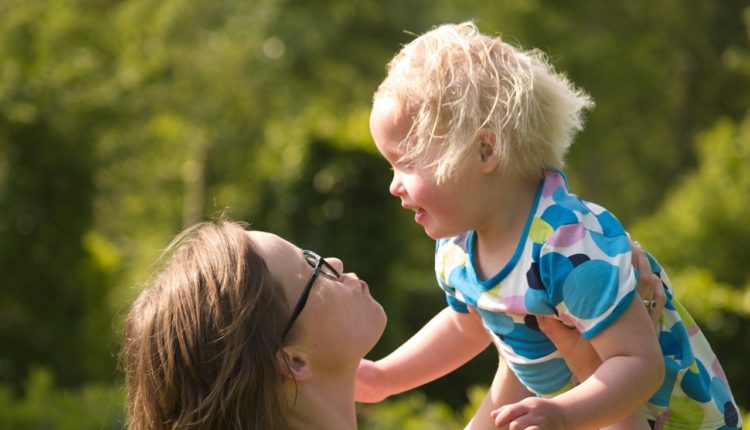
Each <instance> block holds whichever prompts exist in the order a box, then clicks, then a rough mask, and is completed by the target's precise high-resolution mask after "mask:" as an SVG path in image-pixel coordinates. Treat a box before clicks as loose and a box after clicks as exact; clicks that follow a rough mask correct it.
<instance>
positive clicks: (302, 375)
mask: <svg viewBox="0 0 750 430" xmlns="http://www.w3.org/2000/svg"><path fill="white" fill-rule="evenodd" d="M276 361H277V365H278V366H279V370H280V371H281V373H282V374H283V375H284V376H285V377H287V378H289V379H294V380H295V381H297V382H300V381H306V380H308V379H310V378H312V376H313V371H312V366H310V361H309V360H308V357H307V354H304V353H303V352H302V351H300V350H299V349H298V348H294V347H291V346H286V347H283V348H281V349H280V350H278V351H277V352H276Z"/></svg>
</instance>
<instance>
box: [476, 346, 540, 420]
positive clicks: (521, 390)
mask: <svg viewBox="0 0 750 430" xmlns="http://www.w3.org/2000/svg"><path fill="white" fill-rule="evenodd" d="M529 396H531V393H529V391H528V390H527V389H526V387H524V386H523V384H521V382H520V381H519V380H518V378H516V375H514V374H513V371H511V370H510V368H509V367H508V364H507V362H506V361H505V360H503V359H502V358H501V359H500V361H499V363H498V366H497V373H495V379H494V380H493V381H492V386H491V387H490V390H489V392H487V395H486V396H485V397H484V400H483V401H482V404H481V405H480V406H479V409H478V410H477V412H476V413H475V414H474V417H473V418H472V419H471V421H469V424H467V425H466V428H465V429H464V430H490V429H497V427H495V423H494V420H493V419H492V417H490V412H492V411H493V410H495V409H497V408H499V407H500V406H502V405H507V404H510V403H516V402H518V401H520V400H522V399H524V398H526V397H529Z"/></svg>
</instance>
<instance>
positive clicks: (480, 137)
mask: <svg viewBox="0 0 750 430" xmlns="http://www.w3.org/2000/svg"><path fill="white" fill-rule="evenodd" d="M496 140H497V135H496V134H495V132H494V131H492V130H490V129H488V128H483V129H481V130H479V132H478V133H477V138H476V141H475V142H476V144H477V146H478V149H479V160H480V162H481V169H482V173H492V172H493V171H494V170H495V169H496V168H497V166H498V164H500V156H499V155H498V154H497V151H496V150H495V143H496V142H495V141H496Z"/></svg>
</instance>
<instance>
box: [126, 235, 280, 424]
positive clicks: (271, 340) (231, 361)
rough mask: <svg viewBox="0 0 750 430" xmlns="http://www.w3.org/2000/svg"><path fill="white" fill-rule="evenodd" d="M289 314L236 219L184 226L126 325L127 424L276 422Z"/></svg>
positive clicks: (278, 417)
mask: <svg viewBox="0 0 750 430" xmlns="http://www.w3.org/2000/svg"><path fill="white" fill-rule="evenodd" d="M288 313H289V311H288V305H287V302H286V298H285V296H284V292H283V289H282V288H281V286H280V285H279V284H278V283H277V282H276V281H275V280H274V278H273V277H272V276H271V274H270V273H269V271H268V269H267V267H266V264H265V262H264V261H263V259H262V258H261V257H260V256H259V255H258V254H257V253H256V252H255V251H254V250H253V245H252V242H251V241H250V238H249V236H248V235H247V234H246V231H245V229H244V228H243V226H242V225H240V224H238V223H234V222H229V221H216V222H205V223H201V224H198V225H196V226H193V227H191V228H189V229H187V230H185V231H184V232H182V233H181V234H180V235H179V236H178V237H177V238H175V240H174V241H173V242H172V243H171V244H170V245H169V247H168V248H167V250H166V251H165V256H164V257H163V263H162V266H161V269H160V270H158V272H157V273H156V275H155V276H154V278H153V280H152V281H151V283H150V285H149V286H148V287H147V288H146V289H145V290H144V291H143V292H142V293H141V294H140V295H139V296H138V298H137V299H136V300H135V302H134V303H133V306H132V308H131V310H130V312H129V314H128V316H127V319H126V322H125V330H124V336H123V346H122V356H121V360H122V364H123V367H124V371H125V376H126V381H127V391H128V399H127V402H128V427H129V428H130V429H131V430H147V429H148V430H151V429H154V430H156V429H159V430H161V429H199V428H200V429H278V428H281V427H282V426H283V423H284V421H285V417H286V416H287V407H286V402H285V400H284V396H283V392H282V383H283V377H282V372H281V370H280V368H279V366H278V361H277V359H276V352H277V351H278V349H279V347H280V343H281V336H282V331H283V329H284V323H285V322H286V318H287V317H288Z"/></svg>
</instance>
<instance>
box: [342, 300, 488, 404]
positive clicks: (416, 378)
mask: <svg viewBox="0 0 750 430" xmlns="http://www.w3.org/2000/svg"><path fill="white" fill-rule="evenodd" d="M489 343H490V337H489V335H488V334H487V332H486V331H485V329H484V327H483V325H482V321H481V319H480V318H479V316H478V315H476V314H475V313H468V314H464V313H460V312H456V311H454V310H453V309H450V308H445V309H443V310H442V311H441V312H440V313H438V314H437V315H436V316H435V317H434V318H433V319H432V320H430V322H428V323H427V324H426V325H425V326H424V327H423V328H422V329H421V330H419V332H417V334H415V335H414V336H413V337H412V338H411V339H409V340H408V341H406V343H404V344H403V345H401V346H400V347H399V348H398V349H396V350H395V351H394V352H392V353H391V354H390V355H388V356H387V357H385V358H383V359H380V360H378V361H376V362H373V361H370V360H362V362H361V363H360V365H359V370H358V372H357V383H356V388H355V391H354V397H355V400H356V401H358V402H378V401H381V400H383V399H384V398H386V397H388V396H391V395H394V394H398V393H402V392H404V391H407V390H410V389H412V388H416V387H419V386H421V385H423V384H426V383H427V382H430V381H433V380H435V379H437V378H439V377H441V376H443V375H446V374H448V373H450V372H451V371H453V370H455V369H457V368H458V367H460V366H461V365H463V364H464V363H466V362H467V361H469V360H470V359H472V358H474V357H475V356H476V355H477V354H479V353H480V352H482V351H483V350H484V349H485V348H486V347H487V346H488V345H489Z"/></svg>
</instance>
